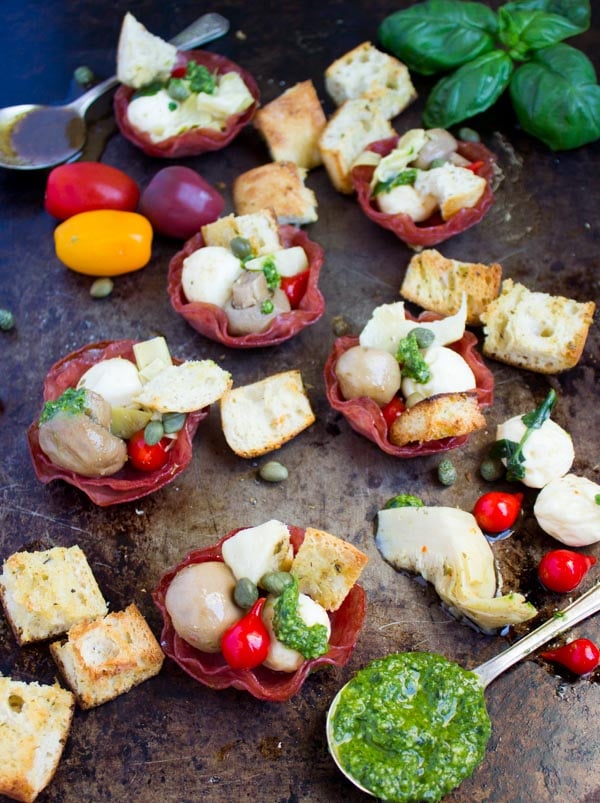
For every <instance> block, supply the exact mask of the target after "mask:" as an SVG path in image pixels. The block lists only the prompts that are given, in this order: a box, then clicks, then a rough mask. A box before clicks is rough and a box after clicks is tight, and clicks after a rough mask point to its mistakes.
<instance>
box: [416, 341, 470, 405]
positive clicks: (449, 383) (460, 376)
mask: <svg viewBox="0 0 600 803" xmlns="http://www.w3.org/2000/svg"><path fill="white" fill-rule="evenodd" d="M423 358H424V360H425V362H426V363H427V365H428V366H429V370H430V378H429V379H428V380H427V382H416V381H415V380H414V379H411V378H410V377H403V378H402V395H403V396H404V398H405V399H408V398H409V397H410V396H412V394H413V393H418V394H419V395H420V396H421V397H422V398H423V399H427V398H429V397H430V396H436V395H437V394H438V393H461V392H462V391H465V390H474V389H475V387H476V386H477V382H476V380H475V375H474V374H473V371H472V370H471V369H470V367H469V365H468V363H467V362H466V360H464V359H463V357H461V356H460V354H458V353H457V352H456V351H453V350H452V349H449V348H446V347H445V346H432V347H431V348H429V349H427V350H426V351H425V352H423Z"/></svg>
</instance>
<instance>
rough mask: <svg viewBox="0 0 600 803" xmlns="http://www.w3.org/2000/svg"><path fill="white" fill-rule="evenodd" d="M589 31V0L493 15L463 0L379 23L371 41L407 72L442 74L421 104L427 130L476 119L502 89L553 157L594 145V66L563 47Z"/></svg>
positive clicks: (509, 7)
mask: <svg viewBox="0 0 600 803" xmlns="http://www.w3.org/2000/svg"><path fill="white" fill-rule="evenodd" d="M589 25H590V3H589V0H514V1H513V2H508V3H505V4H504V5H503V6H501V7H500V8H499V9H498V11H497V12H495V11H493V10H492V9H491V8H488V6H485V5H483V4H482V3H477V2H468V1H467V0H425V2H423V3H418V4H417V5H414V6H411V7H410V8H407V9H405V10H403V11H397V12H395V13H394V14H391V15H390V16H389V17H386V19H385V20H384V21H383V22H382V24H381V26H380V28H379V40H380V42H381V44H382V45H383V47H385V48H386V50H389V51H390V52H392V53H394V55H396V56H397V57H398V58H399V59H401V60H402V61H403V62H404V63H405V64H406V65H407V66H408V68H409V69H410V70H413V71H414V72H418V73H421V74H422V75H435V74H436V73H440V72H448V74H447V75H446V76H444V77H443V78H442V79H441V80H440V81H439V82H438V83H437V84H436V85H435V86H434V88H433V89H432V91H431V93H430V95H429V97H428V99H427V102H426V105H425V110H424V112H423V122H424V124H425V125H426V126H427V127H428V128H436V127H440V128H449V127H450V126H453V125H455V124H456V123H459V122H462V121H463V120H466V119H468V118H469V117H473V116H474V115H476V114H480V113H481V112H483V111H485V110H486V109H489V108H490V106H492V105H493V104H494V103H495V102H496V101H497V100H498V98H499V97H500V95H502V93H503V92H504V91H505V90H507V89H508V91H509V93H510V98H511V101H512V104H513V107H514V109H515V112H516V114H517V117H518V119H519V122H520V124H521V126H522V128H523V129H524V130H525V131H527V132H528V133H529V134H532V135H533V136H534V137H537V138H538V139H540V140H542V142H544V143H545V144H546V145H548V146H549V147H550V148H552V150H555V151H560V150H569V149H571V148H578V147H579V146H581V145H585V144H587V143H588V142H593V141H594V140H596V139H599V138H600V86H599V85H598V81H597V79H596V73H595V70H594V66H593V64H592V63H591V61H590V60H589V59H588V58H587V56H585V55H584V54H583V53H582V52H581V51H580V50H577V49H576V48H574V47H571V46H570V45H566V44H563V40H564V39H567V38H568V37H570V36H575V35H576V34H579V33H583V32H584V31H586V30H587V29H588V28H589ZM449 71H452V72H449Z"/></svg>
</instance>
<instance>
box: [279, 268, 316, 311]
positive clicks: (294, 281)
mask: <svg viewBox="0 0 600 803" xmlns="http://www.w3.org/2000/svg"><path fill="white" fill-rule="evenodd" d="M309 274H310V271H309V270H303V271H302V273H297V274H296V275H295V276H282V277H281V289H282V290H283V292H284V293H285V294H286V296H287V297H288V301H289V302H290V307H291V308H292V309H297V308H298V305H299V304H300V302H301V301H302V296H303V295H304V293H306V288H307V287H308V276H309Z"/></svg>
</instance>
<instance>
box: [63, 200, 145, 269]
mask: <svg viewBox="0 0 600 803" xmlns="http://www.w3.org/2000/svg"><path fill="white" fill-rule="evenodd" d="M54 246H55V248H56V256H57V257H58V258H59V259H60V261H61V262H63V263H64V264H65V265H66V266H67V267H68V268H71V270H74V271H76V272H77V273H85V274H86V275H87V276H119V275H120V274H122V273H131V271H134V270H139V269H140V268H143V267H144V266H145V265H147V264H148V262H149V261H150V255H151V251H152V226H151V225H150V222H149V221H148V220H147V219H146V218H145V217H143V215H139V214H138V213H137V212H122V211H119V210H115V209H97V210H94V211H92V212H80V214H78V215H73V217H70V218H68V219H67V220H65V221H64V222H63V223H61V224H60V225H59V226H57V227H56V229H55V230H54Z"/></svg>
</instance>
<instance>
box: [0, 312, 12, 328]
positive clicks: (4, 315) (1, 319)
mask: <svg viewBox="0 0 600 803" xmlns="http://www.w3.org/2000/svg"><path fill="white" fill-rule="evenodd" d="M14 325H15V316H14V315H13V314H12V312H11V311H10V310H9V309H0V329H2V330H3V331H4V332H8V330H9V329H12V328H13V326H14Z"/></svg>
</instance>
